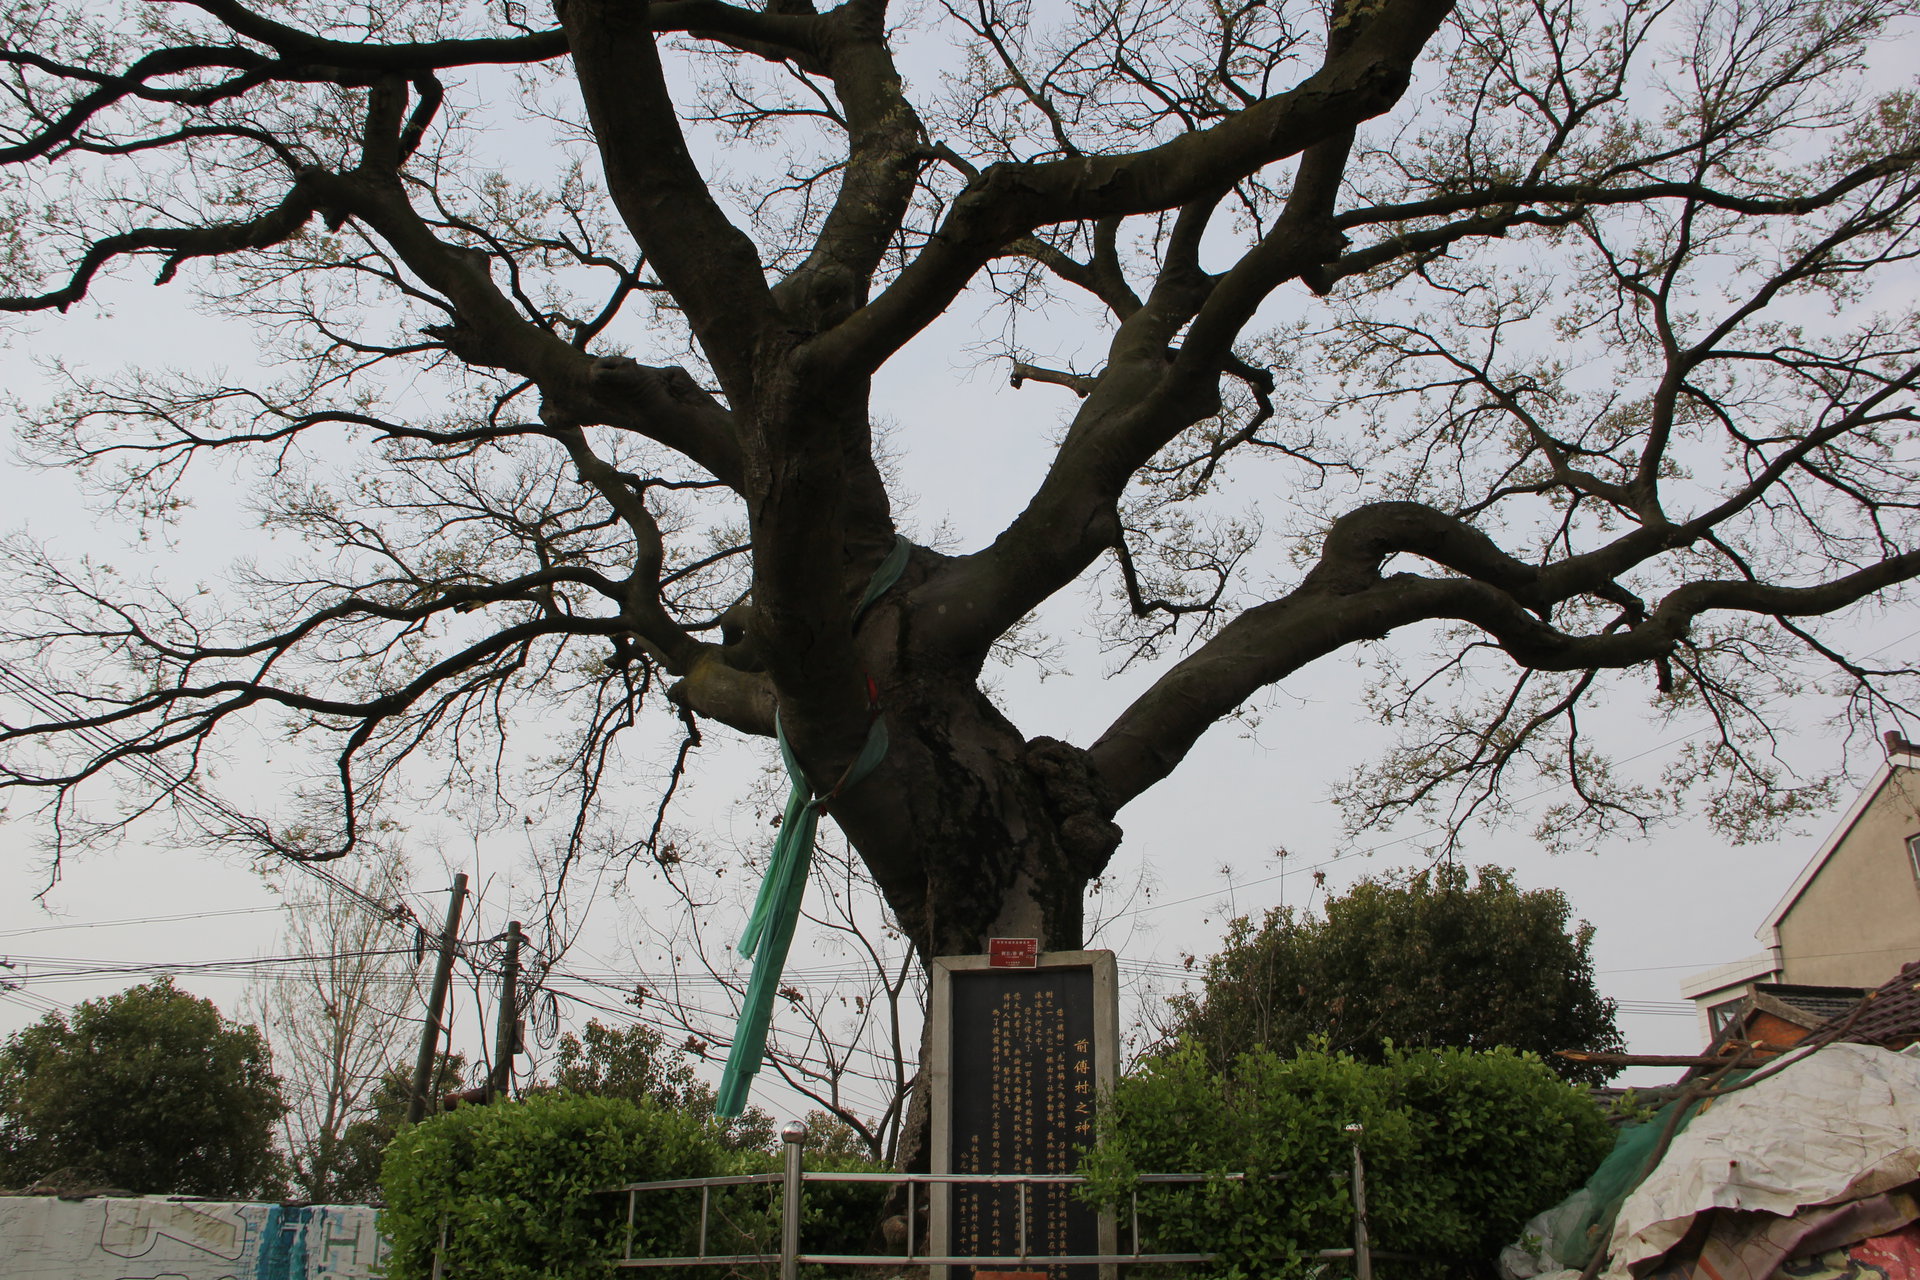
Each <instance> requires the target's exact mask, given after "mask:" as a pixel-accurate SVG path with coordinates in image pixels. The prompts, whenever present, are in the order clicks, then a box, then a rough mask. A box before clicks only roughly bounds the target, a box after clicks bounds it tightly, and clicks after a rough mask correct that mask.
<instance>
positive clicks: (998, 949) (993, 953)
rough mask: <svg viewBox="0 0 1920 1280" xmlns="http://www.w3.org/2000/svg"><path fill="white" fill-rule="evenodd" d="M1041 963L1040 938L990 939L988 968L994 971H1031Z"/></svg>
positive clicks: (988, 941)
mask: <svg viewBox="0 0 1920 1280" xmlns="http://www.w3.org/2000/svg"><path fill="white" fill-rule="evenodd" d="M1039 961H1040V940H1039V939H1038V938H988V939H987V966H988V967H989V968H993V969H1031V968H1033V967H1034V966H1035V965H1036V964H1038V963H1039Z"/></svg>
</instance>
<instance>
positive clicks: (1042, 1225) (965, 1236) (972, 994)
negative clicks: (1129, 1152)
mask: <svg viewBox="0 0 1920 1280" xmlns="http://www.w3.org/2000/svg"><path fill="white" fill-rule="evenodd" d="M1114 991H1115V984H1114V964H1113V955H1112V953H1111V952H1105V951H1069V952H1042V953H1040V954H1039V955H1038V957H1037V958H1036V960H1035V961H1034V962H1033V964H1032V966H1031V967H1017V968H1009V967H1001V966H999V965H994V964H993V963H992V962H991V961H990V960H989V958H988V957H987V956H948V957H943V958H941V959H940V960H938V961H936V962H935V966H934V1008H933V1014H934V1017H935V1019H936V1021H935V1028H936V1030H935V1045H934V1049H935V1058H936V1062H935V1069H934V1073H933V1105H934V1172H935V1173H971V1174H994V1173H1002V1174H1020V1173H1031V1174H1047V1173H1072V1172H1074V1171H1075V1169H1076V1167H1077V1166H1078V1164H1079V1162H1080V1156H1081V1153H1082V1150H1083V1149H1084V1148H1085V1147H1087V1146H1089V1145H1091V1144H1092V1142H1093V1139H1094V1121H1095V1116H1096V1115H1097V1113H1098V1109H1099V1104H1100V1096H1101V1090H1102V1088H1103V1087H1110V1086H1111V1084H1112V1081H1113V1071H1114V1059H1115V1056H1116V1051H1117V1048H1118V1044H1117V1040H1118V1029H1117V1022H1118V1017H1117V1009H1116V1007H1115V1006H1116V1002H1115V995H1114ZM934 1217H935V1222H934V1227H935V1235H934V1239H935V1242H936V1243H938V1242H939V1241H940V1240H941V1239H942V1233H943V1232H944V1238H945V1242H946V1243H945V1248H944V1249H943V1252H946V1253H948V1254H951V1255H952V1256H955V1257H980V1258H996V1259H1009V1261H1006V1262H993V1263H983V1264H982V1265H981V1266H979V1267H967V1268H955V1269H954V1270H955V1271H956V1272H958V1273H959V1274H958V1275H957V1276H956V1277H955V1278H954V1280H987V1276H988V1274H989V1273H992V1272H1005V1271H1017V1272H1022V1273H1041V1272H1044V1273H1045V1274H1046V1275H1047V1276H1048V1277H1050V1280H1095V1277H1097V1276H1098V1275H1099V1271H1100V1269H1099V1268H1098V1267H1097V1266H1095V1265H1092V1264H1081V1265H1063V1264H1053V1265H1048V1264H1047V1263H1045V1262H1044V1261H1043V1260H1044V1259H1046V1258H1049V1257H1061V1256H1072V1255H1080V1256H1085V1255H1088V1254H1096V1253H1103V1252H1108V1251H1110V1248H1111V1245H1110V1243H1109V1242H1110V1240H1111V1237H1112V1230H1111V1226H1110V1224H1109V1225H1108V1226H1107V1228H1106V1229H1105V1230H1102V1223H1101V1219H1100V1216H1099V1215H1098V1214H1096V1213H1095V1212H1094V1211H1093V1210H1092V1209H1090V1208H1089V1207H1087V1206H1086V1205H1085V1204H1084V1203H1083V1202H1082V1201H1080V1200H1079V1199H1078V1198H1077V1197H1076V1196H1075V1195H1074V1194H1073V1190H1072V1188H1071V1187H1070V1186H1067V1185H1063V1184H1046V1183H1038V1184H1030V1185H1029V1186H1028V1187H1027V1188H1026V1192H1025V1213H1024V1218H1025V1221H1024V1222H1022V1220H1021V1219H1022V1210H1021V1192H1020V1189H1019V1188H1018V1187H1017V1186H1015V1185H1012V1184H981V1185H970V1184H960V1185H956V1186H954V1187H953V1188H952V1189H951V1191H950V1192H949V1193H948V1195H946V1196H943V1197H941V1196H937V1197H935V1200H934ZM1013 1259H1021V1260H1020V1261H1017V1262H1016V1261H1011V1260H1013Z"/></svg>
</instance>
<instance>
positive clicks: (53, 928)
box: [0, 898, 322, 938]
mask: <svg viewBox="0 0 1920 1280" xmlns="http://www.w3.org/2000/svg"><path fill="white" fill-rule="evenodd" d="M321 901H322V900H321V899H319V898H312V899H308V900H307V901H304V902H280V903H275V904H274V905H273V906H268V907H232V908H229V909H227V910H224V911H183V912H180V913H179V914H177V915H170V916H127V917H125V918H124V919H120V920H70V921H67V922H65V923H62V924H39V925H33V926H32V927H30V928H26V929H9V930H7V931H6V932H4V933H0V938H18V937H22V936H24V935H26V934H29V933H56V932H58V931H60V930H62V929H114V928H118V927H120V926H121V925H129V924H173V923H175V922H176V921H180V920H212V919H215V918H216V917H219V916H250V915H260V914H261V913H263V912H267V911H286V910H290V909H294V908H298V907H314V906H319V905H320V903H321Z"/></svg>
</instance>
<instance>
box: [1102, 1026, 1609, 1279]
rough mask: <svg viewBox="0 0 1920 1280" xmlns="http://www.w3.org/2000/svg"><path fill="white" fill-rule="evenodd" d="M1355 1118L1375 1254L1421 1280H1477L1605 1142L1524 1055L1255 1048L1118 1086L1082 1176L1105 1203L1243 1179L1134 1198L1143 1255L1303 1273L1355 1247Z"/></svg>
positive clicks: (1148, 1072) (1159, 1065)
mask: <svg viewBox="0 0 1920 1280" xmlns="http://www.w3.org/2000/svg"><path fill="white" fill-rule="evenodd" d="M1351 1123H1358V1124H1361V1125H1363V1126H1364V1132H1363V1135H1362V1137H1361V1150H1362V1152H1363V1154H1364V1156H1365V1158H1366V1165H1367V1207H1368V1220H1369V1225H1370V1228H1371V1234H1372V1242H1373V1245H1374V1247H1375V1248H1378V1249H1381V1250H1385V1251H1390V1252H1397V1253H1407V1254H1413V1255H1416V1256H1418V1257H1420V1258H1421V1259H1423V1260H1424V1261H1423V1263H1421V1264H1420V1265H1418V1266H1416V1267H1413V1268H1411V1270H1412V1271H1414V1272H1416V1273H1419V1274H1426V1275H1441V1274H1451V1275H1465V1274H1472V1273H1478V1272H1485V1271H1487V1270H1488V1269H1489V1268H1490V1265H1491V1262H1492V1260H1493V1258H1494V1257H1495V1255H1497V1254H1498V1252H1499V1250H1500V1248H1501V1246H1502V1245H1504V1244H1507V1243H1509V1242H1511V1241H1512V1240H1513V1239H1514V1238H1515V1236H1516V1235H1517V1233H1518V1231H1519V1228H1520V1226H1521V1224H1522V1223H1524V1222H1525V1221H1526V1219H1527V1218H1528V1217H1529V1216H1531V1215H1532V1214H1533V1213H1536V1212H1538V1211H1539V1210H1540V1209H1541V1208H1542V1207H1544V1206H1546V1205H1550V1204H1553V1203H1555V1202H1556V1201H1558V1200H1559V1199H1560V1198H1561V1197H1562V1196H1564V1195H1565V1194H1566V1193H1567V1192H1569V1191H1571V1190H1573V1189H1574V1188H1575V1187H1577V1186H1579V1185H1580V1184H1581V1183H1582V1182H1584V1181H1585V1180H1586V1178H1587V1175H1588V1174H1589V1173H1591V1172H1592V1170H1593V1169H1594V1168H1595V1167H1596V1166H1597V1165H1598V1164H1599V1162H1600V1160H1601V1159H1602V1158H1603V1157H1604V1156H1605V1155H1606V1153H1607V1151H1608V1149H1609V1148H1610V1146H1611V1145H1612V1136H1613V1135H1612V1130H1611V1128H1610V1127H1609V1126H1608V1124H1607V1122H1606V1119H1605V1116H1604V1114H1603V1112H1602V1111H1601V1108H1600V1107H1599V1106H1598V1105H1597V1104H1596V1103H1595V1102H1594V1101H1593V1100H1592V1098H1591V1097H1590V1096H1589V1095H1588V1094H1587V1092H1586V1091H1585V1090H1584V1089H1582V1088H1580V1087H1578V1086H1573V1085H1568V1084H1566V1083H1564V1082H1562V1081H1561V1080H1560V1079H1558V1078H1557V1077H1556V1076H1555V1075H1554V1074H1553V1073H1552V1071H1550V1070H1549V1069H1548V1068H1547V1067H1546V1065H1545V1064H1544V1063H1542V1062H1541V1061H1540V1060H1539V1059H1538V1058H1536V1057H1534V1056H1533V1055H1531V1054H1518V1053H1514V1052H1512V1051H1511V1050H1504V1049H1501V1050H1492V1051H1485V1052H1470V1051H1467V1050H1461V1049H1441V1050H1420V1051H1411V1052H1410V1051H1401V1050H1393V1051H1391V1052H1390V1053H1389V1054H1388V1057H1387V1061H1386V1062H1385V1063H1384V1064H1382V1065H1378V1066H1375V1065H1370V1064H1367V1063H1362V1062H1358V1061H1355V1060H1354V1059H1353V1058H1351V1057H1348V1056H1347V1055H1345V1054H1333V1053H1327V1052H1324V1051H1309V1052H1306V1053H1302V1054H1299V1055H1298V1056H1295V1057H1291V1058H1286V1059H1282V1058H1279V1057H1277V1056H1276V1055H1275V1054H1273V1053H1271V1052H1269V1051H1267V1050H1265V1049H1261V1050H1256V1051H1255V1052H1252V1053H1248V1054H1245V1055H1242V1056H1241V1057H1240V1058H1239V1059H1238V1061H1237V1062H1235V1064H1234V1065H1233V1066H1232V1068H1231V1069H1229V1070H1228V1071H1227V1072H1225V1073H1224V1074H1215V1073H1214V1072H1213V1071H1211V1070H1209V1069H1208V1067H1207V1064H1206V1060H1205V1058H1204V1056H1203V1055H1202V1053H1201V1051H1200V1050H1199V1048H1198V1047H1187V1048H1183V1049H1181V1050H1178V1051H1176V1052H1175V1053H1173V1054H1170V1055H1168V1056H1167V1057H1164V1058H1159V1059H1156V1060H1153V1061H1151V1062H1149V1063H1147V1064H1146V1065H1145V1067H1144V1068H1143V1069H1142V1070H1140V1071H1139V1072H1138V1073H1136V1074H1134V1075H1132V1076H1130V1077H1128V1078H1127V1079H1125V1080H1123V1081H1122V1082H1121V1083H1120V1085H1119V1086H1118V1088H1117V1089H1116V1090H1115V1092H1114V1095H1113V1098H1112V1101H1111V1103H1110V1105H1109V1106H1108V1107H1107V1108H1106V1114H1105V1116H1104V1117H1103V1119H1102V1123H1101V1132H1100V1141H1099V1144H1098V1145H1097V1146H1096V1147H1095V1149H1094V1150H1093V1151H1092V1152H1090V1153H1089V1155H1088V1157H1087V1159H1086V1161H1085V1163H1084V1165H1083V1169H1082V1172H1084V1173H1086V1174H1087V1175H1089V1177H1090V1178H1091V1179H1092V1180H1093V1185H1092V1186H1091V1187H1090V1188H1089V1192H1090V1194H1091V1195H1092V1196H1093V1198H1095V1199H1097V1200H1104V1201H1106V1202H1108V1203H1115V1204H1124V1203H1125V1199H1126V1195H1127V1193H1128V1192H1129V1191H1130V1190H1131V1189H1132V1188H1133V1186H1134V1182H1133V1179H1134V1176H1135V1175H1136V1174H1140V1173H1162V1172H1167V1173H1173V1172H1196V1173H1209V1174H1216V1175H1218V1174H1227V1173H1242V1172H1244V1173H1245V1174H1246V1175H1247V1177H1246V1180H1245V1181H1226V1180H1224V1179H1223V1180H1218V1181H1214V1182H1211V1183H1209V1184H1207V1185H1205V1186H1199V1187H1188V1188H1170V1189H1161V1188H1143V1189H1142V1190H1141V1192H1140V1218H1141V1232H1142V1235H1143V1237H1145V1238H1144V1239H1143V1241H1142V1247H1143V1248H1144V1249H1145V1251H1147V1252H1152V1253H1185V1252H1196V1253H1214V1252H1217V1253H1220V1254H1222V1255H1223V1256H1222V1257H1221V1258H1220V1259H1219V1260H1218V1261H1216V1262H1214V1263H1212V1264H1207V1265H1205V1266H1200V1267H1196V1268H1194V1269H1193V1273H1194V1274H1200V1275H1207V1276H1220V1277H1225V1278H1227V1280H1240V1278H1243V1277H1252V1276H1259V1277H1262V1278H1263V1280H1279V1278H1283V1277H1299V1276H1305V1275H1306V1274H1307V1273H1308V1272H1309V1271H1311V1270H1312V1269H1314V1268H1315V1267H1317V1266H1319V1265H1320V1264H1319V1263H1318V1262H1317V1261H1314V1260H1312V1258H1311V1255H1312V1254H1313V1253H1315V1252H1316V1251H1318V1250H1320V1249H1327V1248H1344V1247H1346V1246H1348V1245H1350V1244H1351V1243H1352V1238H1353V1206H1352V1198H1351V1191H1352V1183H1351V1173H1352V1161H1353V1156H1352V1145H1351V1139H1350V1137H1349V1135H1348V1134H1347V1133H1346V1132H1345V1128H1346V1126H1347V1125H1348V1124H1351ZM1408 1271H1409V1268H1408V1267H1407V1264H1396V1274H1407V1273H1408Z"/></svg>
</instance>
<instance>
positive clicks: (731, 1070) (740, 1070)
mask: <svg viewBox="0 0 1920 1280" xmlns="http://www.w3.org/2000/svg"><path fill="white" fill-rule="evenodd" d="M912 550H913V544H912V543H910V542H908V541H907V540H906V539H905V538H896V539H895V540H894V544H893V550H892V551H890V552H888V553H887V558H886V559H885V560H883V561H881V562H880V567H879V568H878V569H876V570H874V574H873V579H872V580H871V581H870V582H868V583H867V591H866V594H865V595H863V596H862V597H860V603H859V605H858V606H857V607H856V608H855V609H854V611H853V620H854V622H855V623H856V624H857V623H858V622H859V621H860V615H861V614H863V613H865V612H866V611H867V609H868V607H869V606H871V605H872V604H873V602H874V601H875V600H878V599H879V598H880V596H881V595H882V594H883V593H884V592H885V591H886V590H887V588H888V587H891V586H892V585H893V584H894V583H895V582H897V581H899V579H900V574H901V572H902V571H903V570H904V569H905V568H906V567H907V555H908V553H909V552H911V551H912ZM869 689H871V685H869ZM773 731H774V736H775V737H776V738H777V739H778V740H779V743H780V759H781V760H782V761H783V762H784V763H785V764H786V766H787V776H788V777H789V778H791V779H792V780H793V786H792V789H791V790H790V791H788V793H787V808H786V816H785V817H783V818H782V819H781V821H780V835H779V836H778V837H777V838H776V839H775V840H774V842H773V857H772V859H771V860H770V861H769V862H768V864H767V878H766V879H765V880H763V881H761V882H760V895H759V897H757V898H756V899H754V903H753V915H752V916H751V917H750V918H749V919H748V921H747V931H746V933H745V934H744V935H742V936H741V939H740V943H739V950H740V953H741V954H742V955H744V956H747V957H748V958H750V959H751V960H752V961H753V975H752V976H751V977H750V978H748V980H747V997H746V1000H745V1002H744V1003H743V1004H742V1005H741V1007H740V1022H739V1025H738V1026H737V1027H736V1028H735V1029H734V1033H733V1048H732V1049H731V1050H730V1051H729V1052H728V1053H727V1067H726V1070H725V1071H724V1072H723V1073H722V1074H721V1076H720V1095H719V1099H718V1102H717V1103H716V1105H715V1107H714V1111H715V1113H716V1114H718V1115H719V1116H721V1117H722V1118H724V1119H727V1120H734V1119H738V1118H739V1116H740V1113H741V1112H743V1111H745V1110H746V1107H747V1094H748V1092H749V1091H750V1090H751V1089H752V1088H753V1077H754V1076H755V1075H757V1074H758V1073H759V1071H760V1063H761V1062H762V1061H763V1060H764V1059H765V1057H766V1053H767V1028H768V1027H769V1025H771V1023H772V1022H773V998H774V996H775V995H776V994H777V993H778V990H779V986H780V974H781V972H782V971H783V970H784V969H785V968H786V964H787V949H788V948H789V947H791V946H792V945H793V931H794V929H795V927H796V926H798V924H799V923H800V902H801V899H803V898H804V897H806V893H807V868H808V867H809V866H810V865H811V864H812V862H813V837H814V833H815V831H816V830H817V829H818V828H819V825H820V813H821V811H822V810H824V809H825V808H826V807H827V804H828V802H829V801H831V800H833V799H834V797H836V796H838V795H839V794H840V793H841V792H842V791H845V790H846V789H847V788H848V787H851V786H852V785H854V784H855V783H856V782H859V781H860V780H861V779H862V778H864V777H866V776H867V775H868V774H870V773H872V772H873V771H874V769H875V768H876V767H877V766H878V765H879V763H880V761H881V760H883V759H885V758H886V754H887V722H886V720H885V719H884V718H883V717H882V716H881V715H880V713H879V706H878V704H877V703H876V704H875V706H874V714H873V723H872V724H871V725H869V726H868V728H867V740H866V742H865V743H864V744H863V745H862V746H861V748H860V754H859V755H858V756H857V757H855V759H854V762H853V763H852V764H851V765H849V766H847V771H846V772H845V773H843V774H841V775H840V780H839V781H838V782H836V783H834V784H833V786H832V787H831V788H830V789H829V790H827V791H826V792H825V793H824V794H821V795H818V796H816V795H814V794H813V787H812V786H811V784H809V783H808V782H807V777H806V775H805V774H804V773H802V772H801V771H800V762H799V761H797V760H795V759H794V758H793V748H791V747H790V746H788V745H787V735H786V731H785V730H784V729H783V728H781V725H780V717H779V715H778V714H777V713H776V714H775V715H774V718H773Z"/></svg>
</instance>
